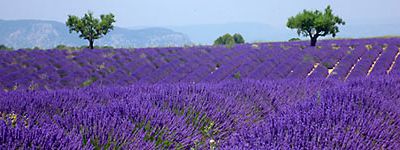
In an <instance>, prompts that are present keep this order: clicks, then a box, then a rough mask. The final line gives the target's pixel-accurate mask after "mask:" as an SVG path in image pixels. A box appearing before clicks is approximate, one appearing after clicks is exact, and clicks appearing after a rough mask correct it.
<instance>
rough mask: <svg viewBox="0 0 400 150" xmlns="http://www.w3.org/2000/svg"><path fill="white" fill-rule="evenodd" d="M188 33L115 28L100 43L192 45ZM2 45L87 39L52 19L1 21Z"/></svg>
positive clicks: (78, 42) (45, 44)
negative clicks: (70, 31)
mask: <svg viewBox="0 0 400 150" xmlns="http://www.w3.org/2000/svg"><path fill="white" fill-rule="evenodd" d="M191 43H192V42H191V40H190V39H189V38H188V36H187V35H185V34H183V33H180V32H175V31H173V30H171V29H167V28H146V29H138V30H132V29H126V28H121V27H114V30H112V31H111V32H110V33H108V34H107V35H105V36H104V37H103V38H100V39H98V40H95V45H98V46H113V47H121V48H131V47H134V48H139V47H156V46H157V47H158V46H161V47H164V46H184V45H188V44H191ZM0 44H4V45H6V46H10V47H13V48H31V47H36V46H37V47H40V48H54V47H56V46H57V45H68V46H82V45H87V41H86V40H83V39H80V38H79V36H78V34H77V33H69V29H68V28H67V27H66V26H65V24H63V23H61V22H57V21H49V20H34V19H26V20H0Z"/></svg>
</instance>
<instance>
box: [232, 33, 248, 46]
mask: <svg viewBox="0 0 400 150" xmlns="http://www.w3.org/2000/svg"><path fill="white" fill-rule="evenodd" d="M233 39H234V40H235V43H236V44H243V43H245V41H244V38H243V36H242V35H240V34H239V33H235V34H234V35H233Z"/></svg>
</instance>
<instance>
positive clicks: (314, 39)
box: [311, 36, 318, 46]
mask: <svg viewBox="0 0 400 150" xmlns="http://www.w3.org/2000/svg"><path fill="white" fill-rule="evenodd" d="M317 38H318V37H317V36H314V37H311V46H316V45H317Z"/></svg>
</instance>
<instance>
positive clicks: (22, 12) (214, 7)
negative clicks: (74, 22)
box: [0, 0, 400, 27]
mask: <svg viewBox="0 0 400 150" xmlns="http://www.w3.org/2000/svg"><path fill="white" fill-rule="evenodd" d="M0 5H1V6H2V9H0V19H6V20H17V19H41V20H55V21H60V22H64V21H65V20H66V18H67V15H68V14H73V15H78V16H82V15H83V14H84V13H85V12H87V11H88V10H90V11H93V12H94V13H95V14H96V15H99V14H102V13H114V14H115V16H116V20H117V22H116V25H117V26H121V27H134V26H160V27H161V26H185V25H195V24H223V23H232V22H235V23H240V22H253V23H263V24H269V25H272V26H284V25H285V24H286V21H287V18H288V17H290V16H293V15H296V14H297V13H298V12H300V11H302V10H303V9H309V10H314V9H321V10H322V9H324V8H325V7H326V6H327V5H331V6H332V8H333V10H334V13H335V14H337V15H339V16H341V17H342V18H343V19H344V20H345V21H346V22H347V23H348V24H399V23H400V9H399V7H400V0H201V1H200V0H141V1H138V0H0Z"/></svg>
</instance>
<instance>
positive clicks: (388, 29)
mask: <svg viewBox="0 0 400 150" xmlns="http://www.w3.org/2000/svg"><path fill="white" fill-rule="evenodd" d="M168 28H170V29H173V30H174V31H177V32H182V33H184V34H186V35H188V36H189V38H190V39H191V40H192V41H193V42H194V43H197V44H212V43H213V41H214V40H215V39H217V38H218V37H219V36H221V35H223V34H225V33H241V34H242V35H243V36H244V38H245V39H246V41H247V42H258V41H287V40H289V39H291V38H294V37H298V35H297V34H296V31H295V30H290V29H288V28H286V27H285V26H282V27H275V26H270V25H267V24H262V23H226V24H204V25H188V26H171V27H168ZM385 35H400V24H395V23H388V24H385V23H382V24H368V23H365V24H350V23H349V24H347V25H345V26H343V27H340V32H339V33H338V34H337V37H339V38H363V37H376V36H385ZM301 38H302V39H307V38H306V37H301ZM326 38H331V37H326Z"/></svg>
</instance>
